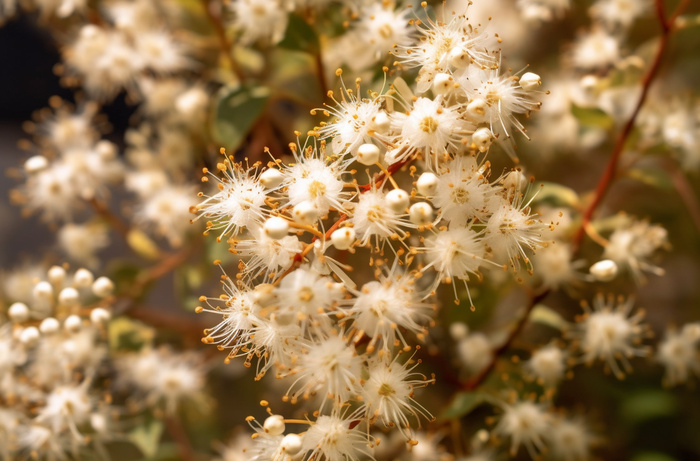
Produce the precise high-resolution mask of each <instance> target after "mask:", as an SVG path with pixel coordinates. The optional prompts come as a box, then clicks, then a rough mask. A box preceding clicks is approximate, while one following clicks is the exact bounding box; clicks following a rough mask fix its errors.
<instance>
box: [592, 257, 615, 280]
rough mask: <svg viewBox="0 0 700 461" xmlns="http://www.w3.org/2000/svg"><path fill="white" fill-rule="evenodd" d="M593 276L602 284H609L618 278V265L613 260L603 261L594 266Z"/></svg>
mask: <svg viewBox="0 0 700 461" xmlns="http://www.w3.org/2000/svg"><path fill="white" fill-rule="evenodd" d="M590 272H591V274H592V275H593V276H594V277H595V278H596V279H597V280H599V281H601V282H609V281H611V280H612V279H614V278H615V277H616V276H617V264H616V263H615V261H613V260H611V259H603V260H602V261H598V262H597V263H595V264H593V265H592V266H591V268H590Z"/></svg>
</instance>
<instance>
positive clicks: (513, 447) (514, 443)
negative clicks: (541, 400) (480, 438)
mask: <svg viewBox="0 0 700 461" xmlns="http://www.w3.org/2000/svg"><path fill="white" fill-rule="evenodd" d="M551 428H552V421H551V416H550V415H549V414H548V413H547V411H546V410H545V409H544V408H543V407H542V406H541V405H538V404H536V403H533V402H529V401H521V402H516V403H514V404H512V405H504V408H503V415H502V416H501V419H500V420H499V422H498V424H497V425H496V428H495V429H494V431H495V432H496V433H498V434H502V435H504V436H506V437H508V438H510V440H511V444H510V451H509V453H510V455H511V456H515V455H516V454H517V452H518V448H519V447H520V445H521V444H522V445H525V448H527V451H528V453H529V454H530V456H531V457H532V458H533V459H534V458H537V454H538V453H541V452H542V451H544V449H545V444H544V440H545V439H546V437H547V436H548V435H549V432H550V430H551Z"/></svg>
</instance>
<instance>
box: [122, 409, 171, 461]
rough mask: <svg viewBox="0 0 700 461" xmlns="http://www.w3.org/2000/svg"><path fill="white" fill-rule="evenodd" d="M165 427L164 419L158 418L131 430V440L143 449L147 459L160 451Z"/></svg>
mask: <svg viewBox="0 0 700 461" xmlns="http://www.w3.org/2000/svg"><path fill="white" fill-rule="evenodd" d="M163 429H164V425H163V422H162V421H159V420H157V419H153V420H150V421H146V422H144V423H143V424H141V425H140V426H138V427H136V428H135V429H134V430H132V431H131V432H129V440H131V442H132V443H133V444H134V445H136V446H137V447H138V448H139V450H141V452H142V453H143V455H144V456H145V457H146V458H147V459H149V458H153V457H154V456H155V455H156V453H158V446H159V442H160V437H161V435H163Z"/></svg>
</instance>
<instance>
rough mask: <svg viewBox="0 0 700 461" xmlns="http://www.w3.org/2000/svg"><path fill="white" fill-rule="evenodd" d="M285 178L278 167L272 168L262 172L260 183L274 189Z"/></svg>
mask: <svg viewBox="0 0 700 461" xmlns="http://www.w3.org/2000/svg"><path fill="white" fill-rule="evenodd" d="M283 180H284V175H283V174H282V172H281V171H280V170H278V169H277V168H270V169H267V170H265V171H263V172H262V174H261V175H260V184H262V185H263V186H265V187H266V188H267V189H274V188H275V187H278V186H279V185H280V184H282V181H283Z"/></svg>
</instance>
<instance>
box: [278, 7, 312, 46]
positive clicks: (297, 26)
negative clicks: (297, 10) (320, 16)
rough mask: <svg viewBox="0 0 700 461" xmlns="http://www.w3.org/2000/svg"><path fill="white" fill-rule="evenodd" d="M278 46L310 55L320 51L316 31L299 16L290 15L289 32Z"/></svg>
mask: <svg viewBox="0 0 700 461" xmlns="http://www.w3.org/2000/svg"><path fill="white" fill-rule="evenodd" d="M278 46H280V47H282V48H287V49H289V50H300V51H306V52H307V53H310V54H316V53H318V52H319V50H320V46H319V41H318V35H317V34H316V31H315V30H314V29H313V27H311V26H310V25H309V23H307V22H306V21H305V20H304V18H302V17H301V16H299V15H297V14H291V15H289V24H287V31H286V32H285V34H284V38H283V39H282V41H281V42H279V44H278Z"/></svg>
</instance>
